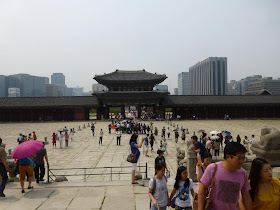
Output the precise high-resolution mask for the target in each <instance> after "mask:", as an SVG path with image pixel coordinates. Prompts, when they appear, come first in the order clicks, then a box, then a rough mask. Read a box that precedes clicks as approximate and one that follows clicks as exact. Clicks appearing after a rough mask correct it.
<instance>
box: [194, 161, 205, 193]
mask: <svg viewBox="0 0 280 210" xmlns="http://www.w3.org/2000/svg"><path fill="white" fill-rule="evenodd" d="M195 171H196V174H197V175H198V174H199V173H200V174H202V176H203V171H204V172H205V168H204V167H203V171H202V169H201V166H198V165H197V166H196V170H195ZM201 178H202V177H201ZM199 186H200V182H198V183H197V192H198V191H199Z"/></svg>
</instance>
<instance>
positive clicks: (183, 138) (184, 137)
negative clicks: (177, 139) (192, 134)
mask: <svg viewBox="0 0 280 210" xmlns="http://www.w3.org/2000/svg"><path fill="white" fill-rule="evenodd" d="M181 138H182V141H183V142H185V140H186V133H185V130H183V131H182V136H181Z"/></svg>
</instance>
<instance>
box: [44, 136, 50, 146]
mask: <svg viewBox="0 0 280 210" xmlns="http://www.w3.org/2000/svg"><path fill="white" fill-rule="evenodd" d="M44 144H45V145H48V144H49V142H48V137H45V141H44Z"/></svg>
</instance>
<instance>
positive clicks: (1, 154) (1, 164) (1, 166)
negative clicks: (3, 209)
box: [0, 138, 9, 197]
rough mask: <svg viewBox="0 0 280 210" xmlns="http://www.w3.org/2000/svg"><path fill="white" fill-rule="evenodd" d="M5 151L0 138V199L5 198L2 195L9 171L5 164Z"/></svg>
mask: <svg viewBox="0 0 280 210" xmlns="http://www.w3.org/2000/svg"><path fill="white" fill-rule="evenodd" d="M6 155H7V153H6V151H5V148H4V147H2V139H1V138H0V175H1V177H2V182H1V185H0V197H6V196H5V194H4V190H5V186H6V184H7V181H8V175H7V171H9V168H8V165H7V162H6Z"/></svg>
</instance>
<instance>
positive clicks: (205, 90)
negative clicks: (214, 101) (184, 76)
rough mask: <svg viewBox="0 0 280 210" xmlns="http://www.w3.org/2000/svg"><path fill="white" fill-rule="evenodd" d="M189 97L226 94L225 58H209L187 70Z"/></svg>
mask: <svg viewBox="0 0 280 210" xmlns="http://www.w3.org/2000/svg"><path fill="white" fill-rule="evenodd" d="M189 81H190V95H226V94H227V58H226V57H209V58H207V59H205V60H203V61H201V62H198V63H197V64H195V65H194V66H192V67H190V68H189Z"/></svg>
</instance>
